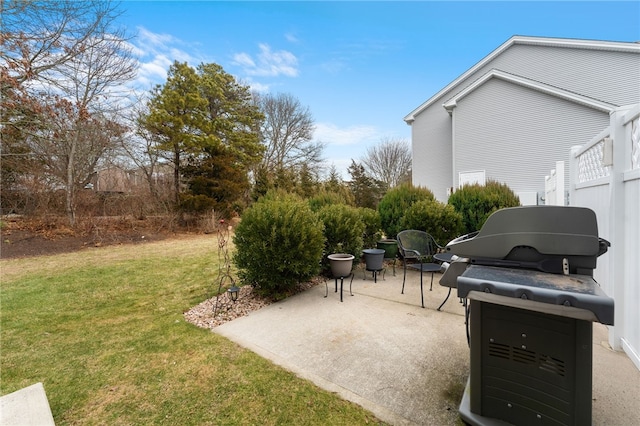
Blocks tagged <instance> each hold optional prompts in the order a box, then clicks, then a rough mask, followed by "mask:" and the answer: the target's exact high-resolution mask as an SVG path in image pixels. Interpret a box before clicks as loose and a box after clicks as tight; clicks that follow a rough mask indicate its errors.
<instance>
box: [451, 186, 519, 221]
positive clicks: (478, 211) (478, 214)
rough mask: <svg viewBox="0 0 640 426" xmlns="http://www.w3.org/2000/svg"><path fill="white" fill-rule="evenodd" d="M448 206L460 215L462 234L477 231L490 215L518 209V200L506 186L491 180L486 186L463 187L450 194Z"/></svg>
mask: <svg viewBox="0 0 640 426" xmlns="http://www.w3.org/2000/svg"><path fill="white" fill-rule="evenodd" d="M449 204H450V205H452V206H453V207H454V208H455V209H456V211H457V212H459V213H460V214H462V218H463V224H464V233H465V234H468V233H471V232H475V231H479V230H480V228H482V225H484V223H485V222H486V220H487V218H488V217H489V216H490V215H491V213H493V212H495V211H496V210H500V209H503V208H506V207H518V206H519V205H520V199H519V198H518V196H517V195H516V194H515V193H514V192H513V191H512V190H511V188H509V187H508V186H507V185H506V184H503V183H500V182H496V181H493V180H490V181H487V183H486V185H479V184H474V185H465V186H463V187H462V188H461V189H458V190H457V191H456V192H454V193H453V194H451V196H450V197H449Z"/></svg>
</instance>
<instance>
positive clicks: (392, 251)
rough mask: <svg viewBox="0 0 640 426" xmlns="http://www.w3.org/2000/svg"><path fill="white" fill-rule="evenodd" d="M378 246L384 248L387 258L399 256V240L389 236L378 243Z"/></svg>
mask: <svg viewBox="0 0 640 426" xmlns="http://www.w3.org/2000/svg"><path fill="white" fill-rule="evenodd" d="M376 247H378V248H379V249H383V250H384V257H385V259H395V258H396V257H397V256H398V241H397V240H394V239H391V238H388V239H384V240H380V241H378V242H377V243H376Z"/></svg>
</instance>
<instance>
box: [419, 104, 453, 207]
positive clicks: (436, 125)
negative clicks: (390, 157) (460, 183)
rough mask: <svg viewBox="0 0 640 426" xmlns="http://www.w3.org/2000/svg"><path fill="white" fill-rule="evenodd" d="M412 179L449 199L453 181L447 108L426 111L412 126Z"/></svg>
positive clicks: (445, 199)
mask: <svg viewBox="0 0 640 426" xmlns="http://www.w3.org/2000/svg"><path fill="white" fill-rule="evenodd" d="M411 142H412V153H413V161H412V175H413V178H412V181H413V184H414V185H416V186H423V187H427V188H429V189H430V190H431V191H432V192H433V195H435V197H436V199H438V200H440V201H443V202H444V201H447V188H450V187H451V186H452V185H453V184H452V176H453V171H452V154H451V117H450V116H449V114H448V113H447V112H446V111H445V110H444V108H439V109H433V110H431V111H428V112H425V114H423V115H422V116H421V118H420V121H419V122H415V123H413V125H412V126H411Z"/></svg>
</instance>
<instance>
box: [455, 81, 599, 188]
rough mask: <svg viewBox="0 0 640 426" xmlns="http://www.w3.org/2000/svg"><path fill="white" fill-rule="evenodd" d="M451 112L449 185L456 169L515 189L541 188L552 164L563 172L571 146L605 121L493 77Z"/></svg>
mask: <svg viewBox="0 0 640 426" xmlns="http://www.w3.org/2000/svg"><path fill="white" fill-rule="evenodd" d="M454 116H455V119H454V120H455V125H456V128H455V130H454V134H455V140H454V145H455V149H454V152H455V156H456V157H455V159H454V164H455V170H454V177H455V185H456V186H457V184H458V173H459V172H465V171H476V170H486V177H487V178H488V179H494V180H497V181H500V182H504V183H507V184H508V185H509V187H510V188H511V189H513V190H514V191H516V192H520V191H536V192H541V191H543V190H544V176H545V175H548V174H549V172H550V170H551V169H552V168H554V166H555V162H556V161H560V160H564V161H565V162H566V170H568V160H569V151H570V148H571V146H573V145H582V144H585V143H586V142H588V141H589V140H590V139H591V138H592V137H593V136H595V135H596V134H598V133H599V132H600V131H602V130H603V129H604V128H605V127H607V126H608V125H609V116H608V114H606V113H603V112H599V111H595V110H593V109H590V108H587V107H584V106H581V105H577V104H575V103H572V102H568V101H565V100H562V99H559V98H556V97H553V96H549V95H545V94H543V93H540V92H537V91H534V90H530V89H527V88H524V87H522V86H518V85H514V84H510V83H508V82H505V81H503V80H498V79H492V80H489V81H488V82H487V83H485V84H484V85H483V86H481V87H480V88H478V89H477V90H475V91H474V92H472V93H471V94H470V95H469V96H466V97H464V98H463V99H461V101H460V102H459V103H458V106H457V107H456V108H455V109H454ZM566 183H567V184H568V176H567V182H566Z"/></svg>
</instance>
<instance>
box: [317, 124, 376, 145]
mask: <svg viewBox="0 0 640 426" xmlns="http://www.w3.org/2000/svg"><path fill="white" fill-rule="evenodd" d="M379 135H380V132H379V130H377V129H376V128H375V127H373V126H350V127H346V128H339V127H338V126H336V125H334V124H331V123H316V131H315V134H314V139H316V140H319V141H322V142H324V143H326V144H329V145H340V146H344V145H357V144H366V143H368V142H370V141H371V140H372V139H375V138H377V137H379Z"/></svg>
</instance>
